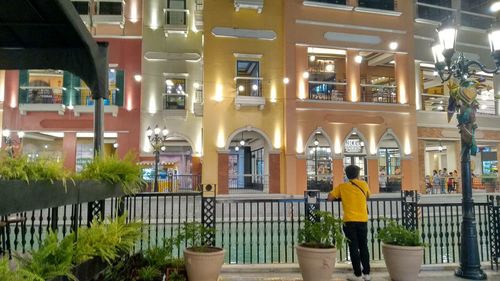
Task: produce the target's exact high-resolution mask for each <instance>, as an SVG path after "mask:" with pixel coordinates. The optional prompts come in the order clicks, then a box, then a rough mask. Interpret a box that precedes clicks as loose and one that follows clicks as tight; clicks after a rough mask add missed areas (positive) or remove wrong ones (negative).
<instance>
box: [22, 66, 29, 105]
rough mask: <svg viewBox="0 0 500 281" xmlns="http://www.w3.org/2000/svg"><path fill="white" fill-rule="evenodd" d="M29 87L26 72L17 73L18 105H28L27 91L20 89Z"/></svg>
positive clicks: (27, 73)
mask: <svg viewBox="0 0 500 281" xmlns="http://www.w3.org/2000/svg"><path fill="white" fill-rule="evenodd" d="M29 85H30V74H29V72H28V70H20V71H19V103H28V92H29V90H28V89H21V87H28V86H29Z"/></svg>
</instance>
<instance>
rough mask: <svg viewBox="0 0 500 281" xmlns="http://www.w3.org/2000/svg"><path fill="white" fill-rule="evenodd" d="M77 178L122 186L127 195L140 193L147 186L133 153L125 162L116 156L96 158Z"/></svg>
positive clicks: (129, 154)
mask: <svg viewBox="0 0 500 281" xmlns="http://www.w3.org/2000/svg"><path fill="white" fill-rule="evenodd" d="M77 178H78V179H80V180H100V181H103V182H107V183H110V184H120V185H121V187H122V189H123V192H125V193H126V194H133V193H136V192H139V191H141V190H142V189H143V188H144V186H145V182H144V180H142V178H141V167H140V166H139V165H137V164H136V162H135V157H134V154H132V153H128V154H127V155H126V156H125V158H124V159H123V160H121V159H119V158H118V157H117V156H114V155H113V156H105V157H96V158H94V159H93V160H92V162H90V163H88V164H87V165H86V166H85V167H84V168H83V170H82V171H81V172H80V174H78V177H77Z"/></svg>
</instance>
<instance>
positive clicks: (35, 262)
mask: <svg viewBox="0 0 500 281" xmlns="http://www.w3.org/2000/svg"><path fill="white" fill-rule="evenodd" d="M74 238H75V237H74V235H73V234H71V235H68V236H66V237H65V238H64V239H62V240H61V242H59V241H58V239H57V234H56V233H55V232H49V233H48V234H47V237H46V238H45V240H44V241H43V242H42V244H41V246H40V248H39V249H38V250H37V251H34V252H32V253H31V257H17V259H18V260H19V262H20V264H21V267H22V268H23V270H25V271H27V272H29V273H30V274H31V275H32V276H39V277H40V278H41V279H42V280H51V279H53V278H55V277H59V276H65V277H67V278H68V279H70V280H75V281H76V280H77V279H76V277H75V276H74V275H73V273H72V272H71V269H72V268H73V263H72V260H73V254H74V244H73V243H74V242H73V240H74Z"/></svg>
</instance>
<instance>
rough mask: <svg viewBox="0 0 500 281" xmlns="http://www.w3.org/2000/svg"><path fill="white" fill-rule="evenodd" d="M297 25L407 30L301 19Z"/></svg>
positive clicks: (370, 29)
mask: <svg viewBox="0 0 500 281" xmlns="http://www.w3.org/2000/svg"><path fill="white" fill-rule="evenodd" d="M295 23H296V24H304V25H317V26H326V27H337V28H341V29H355V30H365V31H376V32H386V33H395V34H406V31H405V30H400V29H388V28H378V27H371V26H364V25H352V24H342V23H331V22H322V21H312V20H300V19H298V20H295Z"/></svg>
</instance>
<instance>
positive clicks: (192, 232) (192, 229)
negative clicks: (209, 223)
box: [175, 222, 215, 252]
mask: <svg viewBox="0 0 500 281" xmlns="http://www.w3.org/2000/svg"><path fill="white" fill-rule="evenodd" d="M213 234H215V229H214V228H208V227H205V226H204V225H203V224H201V223H199V222H185V223H184V224H183V225H182V227H181V229H180V231H179V234H178V236H177V238H176V239H175V240H176V241H175V246H177V247H180V245H182V243H183V242H186V246H187V247H188V248H190V249H191V250H193V251H195V252H211V251H213V248H211V245H209V244H207V242H208V241H207V239H206V237H207V236H209V235H213Z"/></svg>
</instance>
